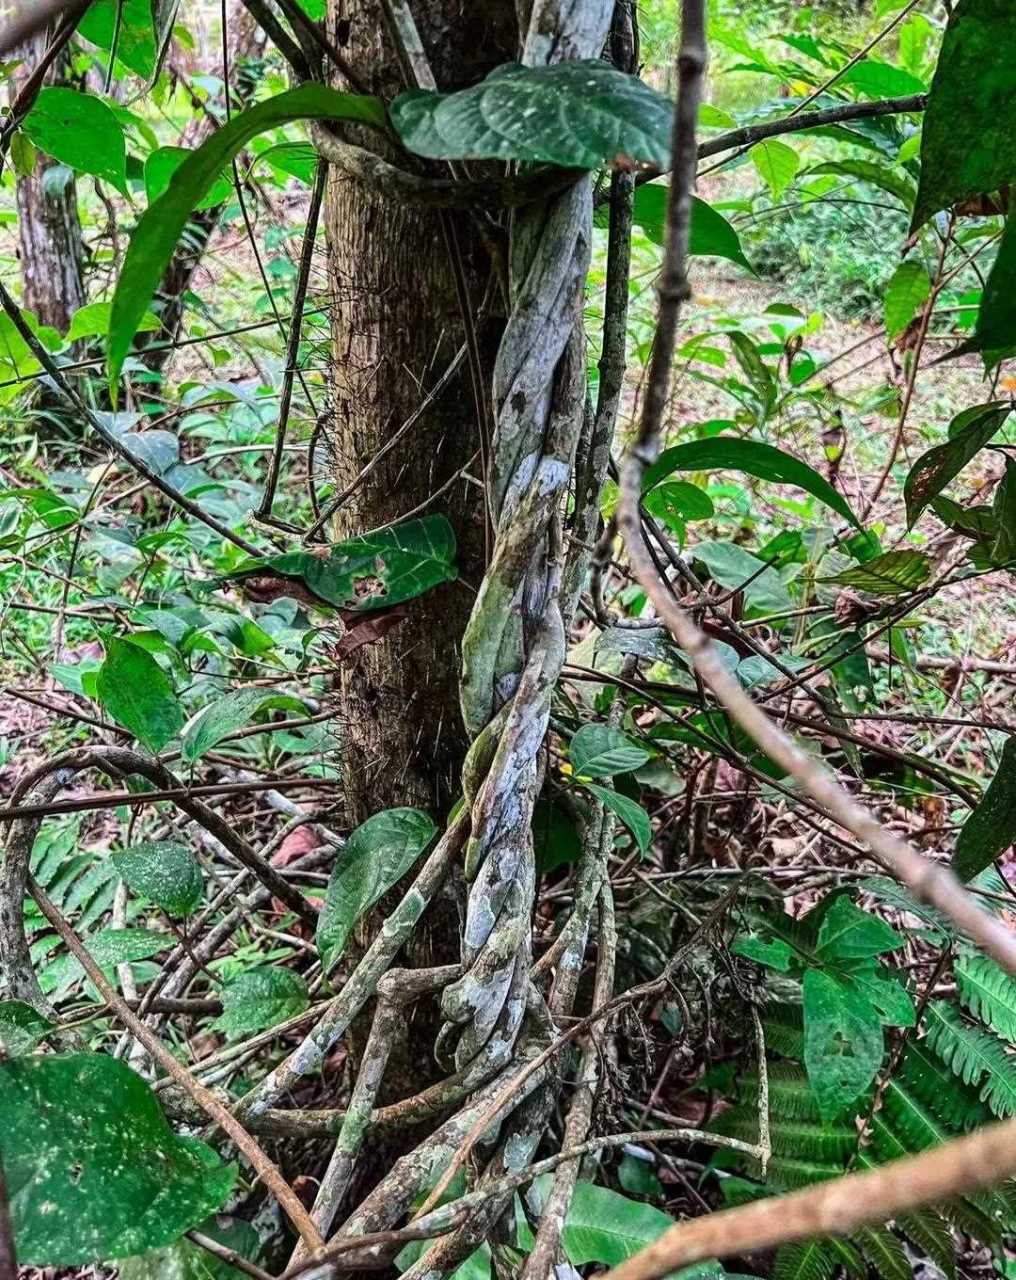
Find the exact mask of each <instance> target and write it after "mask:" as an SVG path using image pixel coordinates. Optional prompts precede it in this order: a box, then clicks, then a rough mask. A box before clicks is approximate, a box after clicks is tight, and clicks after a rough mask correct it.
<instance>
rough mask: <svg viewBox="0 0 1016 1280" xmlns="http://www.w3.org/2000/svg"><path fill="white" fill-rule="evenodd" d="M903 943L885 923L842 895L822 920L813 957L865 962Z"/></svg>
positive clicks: (834, 901) (835, 900)
mask: <svg viewBox="0 0 1016 1280" xmlns="http://www.w3.org/2000/svg"><path fill="white" fill-rule="evenodd" d="M905 941H906V939H904V938H902V937H901V936H900V935H899V934H898V933H897V932H896V930H895V929H892V928H890V926H889V925H887V924H886V923H885V921H884V920H880V919H879V917H878V916H874V915H872V914H871V913H870V912H868V911H862V910H861V908H860V907H858V906H855V904H854V903H853V902H851V900H850V899H849V898H848V897H847V896H846V895H845V894H843V895H841V896H840V897H838V898H836V899H834V900H833V903H832V905H831V906H830V907H829V910H828V911H827V912H826V913H825V915H824V916H823V917H822V925H821V927H820V928H819V931H818V947H817V949H816V955H818V956H819V958H820V959H822V960H864V959H870V958H871V957H872V956H878V955H881V954H882V953H883V952H884V951H895V950H896V948H897V947H902V946H903V943H904V942H905Z"/></svg>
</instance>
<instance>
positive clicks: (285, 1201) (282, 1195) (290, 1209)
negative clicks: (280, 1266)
mask: <svg viewBox="0 0 1016 1280" xmlns="http://www.w3.org/2000/svg"><path fill="white" fill-rule="evenodd" d="M28 888H29V892H30V893H31V895H32V897H33V898H34V899H35V901H36V903H37V904H38V906H39V910H40V911H41V912H42V914H43V915H44V916H45V917H46V919H47V920H48V921H49V923H50V924H51V925H52V926H53V928H54V929H55V930H56V931H57V933H58V934H59V935H60V937H61V939H62V940H63V942H64V944H65V946H66V947H67V950H68V951H69V952H70V953H71V955H73V956H74V958H75V959H76V960H77V962H78V963H79V964H80V965H81V967H82V969H84V971H85V973H86V974H87V975H88V977H89V978H90V979H91V981H92V983H93V985H94V986H95V989H96V990H97V991H98V993H99V995H101V996H102V998H103V1000H105V1002H106V1004H107V1005H108V1006H109V1008H110V1009H112V1010H113V1011H114V1012H115V1013H116V1015H117V1017H118V1018H119V1019H120V1021H121V1022H122V1023H123V1024H124V1026H126V1027H128V1028H129V1029H130V1031H131V1033H132V1034H133V1036H134V1038H135V1039H136V1040H139V1041H140V1042H141V1043H142V1044H143V1045H144V1046H145V1048H146V1049H147V1050H148V1052H149V1053H150V1054H151V1055H152V1057H153V1058H154V1059H155V1061H156V1062H158V1064H159V1065H160V1066H161V1067H162V1068H163V1070H164V1071H165V1072H166V1074H167V1075H169V1076H172V1078H173V1079H174V1080H175V1081H176V1083H177V1084H179V1085H180V1087H181V1088H182V1089H184V1090H185V1091H186V1092H187V1093H188V1094H189V1095H190V1097H192V1098H193V1099H194V1101H195V1102H196V1103H197V1104H198V1106H199V1107H200V1108H201V1109H202V1111H204V1112H205V1113H206V1114H207V1115H208V1116H209V1117H210V1118H211V1119H212V1120H213V1121H214V1122H215V1123H216V1124H217V1125H218V1126H219V1128H220V1129H222V1131H223V1132H224V1133H226V1134H228V1135H229V1137H230V1138H231V1139H232V1140H233V1142H234V1143H236V1145H237V1147H238V1148H239V1149H240V1150H241V1151H242V1152H243V1154H244V1155H245V1156H246V1157H247V1159H248V1160H249V1161H250V1163H251V1165H252V1166H253V1167H254V1169H255V1170H256V1171H257V1173H258V1176H259V1177H260V1178H261V1181H262V1182H263V1183H264V1184H265V1186H266V1187H267V1188H268V1189H269V1190H270V1191H271V1192H272V1194H273V1195H274V1196H275V1198H276V1200H277V1201H278V1202H279V1205H280V1207H281V1208H282V1209H283V1211H284V1212H285V1214H286V1216H287V1217H288V1218H289V1220H290V1222H291V1223H292V1224H293V1226H294V1227H295V1229H296V1230H297V1231H298V1232H299V1234H300V1237H301V1239H303V1240H305V1241H306V1243H307V1244H308V1246H309V1247H310V1248H312V1249H316V1248H319V1247H320V1246H321V1245H323V1244H324V1241H323V1240H322V1239H321V1236H320V1234H319V1233H318V1230H317V1228H316V1227H315V1226H314V1223H313V1222H312V1221H311V1218H310V1215H309V1214H308V1213H307V1210H306V1209H305V1208H304V1207H303V1204H302V1203H301V1202H300V1199H299V1197H298V1196H297V1195H296V1193H295V1192H294V1191H293V1188H292V1187H291V1186H290V1185H289V1183H288V1182H287V1181H286V1180H285V1178H283V1176H282V1174H281V1173H280V1172H279V1170H278V1168H277V1167H276V1165H274V1164H273V1163H272V1161H271V1160H269V1159H268V1157H267V1156H266V1155H265V1153H264V1151H263V1150H262V1149H261V1147H260V1146H259V1144H258V1143H257V1142H255V1141H254V1139H253V1138H252V1137H251V1136H250V1134H249V1133H248V1132H247V1130H246V1129H245V1128H244V1127H243V1125H242V1124H240V1122H239V1121H238V1120H237V1119H236V1118H235V1116H234V1115H233V1114H232V1112H231V1111H230V1110H229V1108H228V1107H225V1106H223V1104H222V1103H221V1102H220V1101H219V1099H218V1098H217V1097H216V1096H215V1094H213V1093H212V1092H211V1091H210V1090H209V1089H206V1088H205V1087H204V1085H202V1084H200V1083H199V1082H198V1081H197V1080H195V1079H194V1077H193V1076H192V1075H191V1073H190V1072H189V1071H188V1070H187V1068H186V1067H185V1066H184V1065H183V1064H182V1063H181V1062H180V1061H179V1060H178V1059H177V1058H175V1057H174V1056H173V1055H172V1054H171V1053H170V1052H169V1050H168V1049H167V1048H166V1046H165V1045H164V1044H163V1043H162V1041H161V1040H160V1039H159V1037H158V1036H157V1035H156V1034H155V1033H154V1032H153V1031H152V1030H151V1029H150V1028H149V1027H147V1026H145V1024H144V1023H143V1022H142V1021H141V1019H140V1018H139V1017H138V1016H137V1014H135V1013H134V1012H133V1011H132V1009H131V1008H130V1006H129V1005H128V1004H127V1003H126V1001H124V1000H123V999H122V998H121V997H120V995H119V994H118V993H117V992H116V991H115V990H114V989H113V987H112V986H111V984H110V983H109V982H108V981H107V979H106V975H105V974H104V973H103V971H102V970H101V969H100V968H99V966H98V965H97V964H96V963H95V961H94V960H93V959H92V957H91V954H90V953H89V952H88V950H87V949H86V948H85V947H84V946H83V945H82V943H81V941H80V939H79V938H78V936H77V934H76V933H75V932H74V930H73V929H72V928H71V926H70V924H68V922H67V920H66V919H65V918H64V916H63V913H62V912H61V911H60V910H59V908H58V907H57V906H56V905H55V904H54V903H53V902H51V901H50V899H49V898H48V897H47V896H46V893H45V891H44V890H43V888H42V886H41V885H40V884H39V883H38V881H37V880H36V879H35V877H34V876H31V875H30V876H29V877H28Z"/></svg>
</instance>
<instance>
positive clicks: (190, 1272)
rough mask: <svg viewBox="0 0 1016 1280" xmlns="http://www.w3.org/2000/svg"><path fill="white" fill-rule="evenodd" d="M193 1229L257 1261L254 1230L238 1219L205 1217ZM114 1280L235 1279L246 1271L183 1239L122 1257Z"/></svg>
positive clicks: (256, 1241)
mask: <svg viewBox="0 0 1016 1280" xmlns="http://www.w3.org/2000/svg"><path fill="white" fill-rule="evenodd" d="M195 1230H197V1231H200V1233H201V1234H202V1235H203V1236H208V1237H210V1239H212V1240H215V1241H217V1242H218V1243H219V1244H221V1245H225V1246H226V1248H227V1249H232V1250H233V1252H234V1253H238V1254H240V1256H241V1257H243V1258H246V1259H247V1260H248V1262H257V1260H258V1254H259V1252H260V1249H261V1241H260V1239H259V1238H258V1233H257V1232H256V1231H255V1230H254V1228H253V1227H252V1226H251V1225H250V1223H249V1222H244V1221H243V1220H242V1219H240V1218H232V1219H225V1218H221V1217H215V1218H209V1220H208V1221H207V1222H202V1223H199V1224H198V1226H197V1227H196V1228H195ZM117 1272H118V1273H119V1274H118V1280H239V1278H240V1277H241V1276H243V1275H245V1274H246V1273H245V1272H243V1271H240V1270H239V1269H238V1268H237V1267H234V1266H232V1265H231V1264H230V1263H228V1262H223V1261H222V1260H221V1259H220V1258H217V1257H215V1256H213V1255H212V1254H210V1253H209V1252H208V1250H207V1249H202V1248H201V1246H200V1245H197V1244H192V1243H191V1242H190V1241H189V1240H187V1239H182V1240H177V1242H176V1243H175V1244H171V1245H166V1246H165V1248H162V1249H151V1250H150V1251H149V1252H148V1253H143V1254H141V1255H140V1257H136V1258H124V1259H123V1261H121V1262H120V1263H119V1264H118V1265H117Z"/></svg>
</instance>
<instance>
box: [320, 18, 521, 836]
mask: <svg viewBox="0 0 1016 1280" xmlns="http://www.w3.org/2000/svg"><path fill="white" fill-rule="evenodd" d="M413 12H414V16H415V18H416V20H417V22H418V24H419V26H420V34H421V37H422V40H423V45H424V48H425V49H426V50H427V52H428V56H429V58H430V60H431V63H432V67H433V71H434V75H435V77H436V79H437V82H438V85H439V86H440V87H441V88H442V89H452V88H460V87H462V86H463V85H466V84H471V83H475V82H476V81H477V80H480V79H482V77H483V76H484V75H485V74H486V73H487V72H488V71H489V70H491V69H492V68H493V67H494V66H496V65H498V64H499V63H501V62H504V61H506V60H510V59H511V58H513V57H514V56H515V52H516V26H515V9H514V5H513V3H512V2H511V0H471V2H470V3H463V0H426V3H418V4H414V6H413ZM330 30H331V31H332V33H333V34H334V36H335V39H336V40H337V42H339V43H342V44H344V46H345V47H344V50H343V52H344V54H345V56H346V57H347V58H348V60H349V62H350V64H351V65H352V67H353V69H354V70H355V72H356V73H357V75H358V76H359V77H360V79H361V80H362V81H363V82H364V84H365V86H366V89H367V91H369V92H373V93H378V94H381V95H382V96H384V97H385V98H389V99H390V98H391V97H393V96H394V95H395V94H397V93H399V92H401V91H402V90H403V88H404V87H405V83H404V81H403V78H402V75H401V73H400V70H399V64H398V60H397V58H396V54H395V50H394V47H393V44H392V41H391V39H390V37H389V35H388V32H387V30H386V28H385V24H384V21H383V18H382V6H381V4H380V3H379V2H378V0H332V2H331V5H330ZM375 138H376V135H375V136H374V138H372V140H371V144H370V145H371V146H376V141H375ZM398 163H400V164H405V163H406V159H405V157H402V158H400V159H399V160H398ZM448 217H449V221H450V222H452V223H453V225H454V231H455V235H456V238H457V241H458V244H459V245H460V247H461V257H462V266H463V272H464V276H465V284H466V288H467V290H468V293H469V298H470V310H471V311H472V312H473V313H474V314H475V313H476V312H481V313H482V311H483V308H482V306H481V302H482V301H483V300H484V299H485V298H488V299H491V298H492V299H494V306H493V308H489V307H488V314H487V315H486V317H485V318H483V317H482V316H481V319H480V320H479V321H478V322H477V323H478V334H477V337H478V342H479V348H480V360H481V364H482V369H481V377H482V382H483V385H484V389H485V390H487V389H489V385H490V378H491V370H492V368H493V362H494V357H495V354H496V350H497V344H498V341H499V338H500V333H501V329H502V325H503V302H502V295H501V291H500V288H499V286H498V285H497V283H496V281H495V280H493V279H492V265H491V256H490V250H489V246H488V242H487V241H486V240H485V239H484V237H483V236H482V235H481V233H480V230H479V225H478V223H476V222H475V221H474V220H472V219H470V218H469V217H468V216H466V215H464V214H459V213H455V214H451V215H448ZM326 224H327V232H328V242H329V251H330V276H331V283H332V291H333V304H334V309H333V317H334V318H333V344H332V350H333V361H334V369H333V375H332V386H333V414H334V420H333V422H332V423H331V429H330V433H329V434H330V439H331V444H332V453H333V460H334V462H333V471H334V478H335V482H336V485H337V486H338V490H339V491H342V490H344V489H345V488H346V487H347V485H349V484H350V483H352V482H353V480H354V479H355V478H356V477H357V476H358V475H359V473H360V472H361V471H362V469H363V468H364V466H365V465H366V464H367V463H368V462H370V461H371V459H372V458H373V457H374V455H375V454H376V453H377V452H378V451H379V450H380V449H381V447H382V446H383V445H384V444H385V442H386V441H387V440H389V439H390V438H391V436H392V434H393V433H394V432H395V431H396V430H397V429H398V428H399V427H400V426H401V425H402V424H403V423H404V422H405V421H406V419H407V418H408V417H409V416H410V414H412V413H413V411H414V410H416V409H418V408H419V406H420V404H421V401H422V400H423V399H424V398H425V396H426V393H427V391H428V390H429V389H430V388H432V387H433V386H434V384H435V383H436V382H437V381H438V379H439V378H440V377H441V375H442V373H443V372H444V371H445V370H446V369H447V367H448V365H449V362H450V361H451V360H452V359H453V358H454V357H455V354H456V352H457V351H458V350H459V348H460V347H461V345H462V344H463V342H464V340H465V332H464V329H463V324H462V318H461V313H460V308H459V303H458V299H457V295H456V288H455V276H454V273H453V269H452V262H451V259H450V256H449V251H448V247H447V244H446V237H445V234H444V233H443V231H442V221H441V215H440V214H439V213H437V212H435V211H433V210H429V209H418V208H413V207H409V206H406V205H404V204H402V203H400V202H399V201H398V200H394V199H392V198H389V197H388V196H386V195H384V194H381V193H378V192H376V191H371V190H368V189H367V188H365V187H364V186H362V185H361V184H360V183H358V182H356V181H354V180H353V179H352V178H349V177H347V176H346V175H344V174H343V173H342V172H340V171H338V170H333V172H332V174H331V176H330V180H329V184H328V194H327V205H326ZM491 230H492V232H493V234H494V236H497V235H498V234H499V231H498V229H497V228H496V227H492V228H491ZM491 310H493V312H494V314H490V311H491ZM484 430H485V431H486V425H484ZM480 448H481V434H480V425H479V422H478V414H477V406H476V403H475V399H474V395H473V391H472V386H471V380H470V373H469V364H468V361H466V360H463V362H462V364H461V366H460V367H459V369H458V371H457V373H456V374H455V376H454V377H453V378H452V380H451V381H450V383H449V384H448V385H447V386H446V387H445V389H444V390H443V391H442V392H441V394H440V397H439V398H438V399H437V400H436V402H435V403H434V404H433V405H432V406H431V407H430V408H428V410H427V411H426V412H425V413H424V414H423V415H422V417H421V418H420V420H419V421H418V422H417V423H416V424H415V426H413V427H412V428H411V430H410V431H409V433H408V434H407V435H406V437H405V438H404V440H402V441H401V442H400V443H399V444H398V445H397V446H396V447H395V448H394V449H393V450H392V452H391V453H390V454H389V455H388V456H387V457H386V458H385V459H384V460H383V461H382V462H381V464H380V465H379V466H378V467H377V468H376V469H375V470H373V472H372V473H371V474H370V475H369V476H368V477H367V478H366V479H365V480H364V482H363V483H362V484H361V485H360V486H359V488H358V489H357V490H356V492H355V493H354V494H353V495H352V496H351V497H350V498H349V499H348V501H347V502H346V503H345V504H344V505H343V507H342V508H341V510H340V511H339V513H338V515H337V518H336V521H335V524H334V527H333V530H332V533H333V536H334V537H335V538H337V539H338V538H343V537H348V536H351V535H353V534H357V533H362V532H365V531H367V530H369V529H372V528H375V527H376V526H378V525H381V524H385V523H387V522H388V521H392V520H397V519H399V518H401V517H403V516H404V515H406V514H407V513H408V512H410V511H412V510H414V509H415V508H416V507H417V506H418V505H419V504H422V503H424V502H426V501H427V500H428V499H429V498H430V497H431V496H432V495H434V494H435V493H437V491H439V490H441V488H442V486H443V485H444V484H445V483H446V482H447V481H448V480H450V479H451V477H453V476H455V474H456V473H457V472H458V471H459V470H460V469H461V468H463V467H464V466H466V464H467V463H468V462H469V461H470V459H471V458H473V457H474V455H475V454H477V452H478V451H479V450H480ZM473 470H474V471H476V473H477V474H479V463H477V464H476V465H475V466H474V468H473ZM426 509H427V511H428V512H429V513H443V514H445V515H447V516H448V518H449V520H450V521H451V523H452V525H453V527H454V529H455V533H456V536H457V538H458V543H459V555H458V564H459V568H460V573H461V577H460V580H459V581H458V582H455V583H451V584H449V585H446V586H445V587H442V588H440V589H439V590H436V591H434V592H431V593H428V594H427V595H426V596H424V597H423V598H422V599H420V600H417V601H414V602H413V604H412V605H411V607H410V611H409V617H408V618H407V620H406V621H404V622H403V623H402V624H401V625H400V626H398V627H397V628H396V629H395V630H394V631H393V632H391V633H390V634H389V635H388V636H387V637H386V638H385V639H384V640H382V641H381V642H380V643H379V644H375V645H372V646H369V647H366V648H363V649H361V650H360V651H359V652H358V653H357V654H356V655H355V656H354V658H353V660H352V661H351V662H350V663H348V665H346V666H344V667H343V669H342V673H341V681H342V697H343V717H342V734H343V738H344V747H345V750H344V770H343V781H344V786H345V797H346V805H347V813H348V821H349V822H350V823H359V822H361V821H362V820H363V819H364V818H366V817H367V816H368V815H370V814H371V813H375V812H377V811H378V810H379V809H384V808H388V807H391V806H393V805H417V806H419V807H421V808H424V809H427V810H428V811H430V812H431V813H433V814H434V816H435V817H438V818H440V817H441V816H443V814H444V813H445V812H446V811H447V808H448V806H449V804H450V803H451V801H452V800H453V799H454V798H455V795H456V794H457V791H458V774H459V769H460V766H461V763H462V757H463V754H464V750H465V746H466V739H465V734H464V731H463V728H462V723H461V716H460V712H459V700H458V682H459V670H460V663H459V644H460V640H461V637H462V632H463V630H464V628H465V624H466V620H467V618H468V616H469V611H470V608H471V605H472V600H473V594H474V591H475V589H476V586H477V584H478V582H479V580H480V577H481V575H482V569H483V564H484V558H485V554H484V552H485V547H484V544H485V514H484V508H483V495H482V491H481V490H480V489H479V488H478V487H477V486H476V485H473V484H470V483H469V482H467V481H463V480H456V481H455V482H454V483H453V484H452V485H451V487H450V488H448V489H447V490H446V491H445V492H442V493H441V496H440V497H439V498H437V499H436V500H435V501H434V502H433V503H432V504H430V505H429V506H428V507H427V508H426Z"/></svg>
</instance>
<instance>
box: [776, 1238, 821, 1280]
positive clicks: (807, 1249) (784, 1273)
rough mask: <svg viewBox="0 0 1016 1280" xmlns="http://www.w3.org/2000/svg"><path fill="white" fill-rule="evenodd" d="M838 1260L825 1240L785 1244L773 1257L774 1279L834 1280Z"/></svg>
mask: <svg viewBox="0 0 1016 1280" xmlns="http://www.w3.org/2000/svg"><path fill="white" fill-rule="evenodd" d="M836 1262H837V1259H836V1258H835V1256H834V1255H833V1253H832V1251H831V1250H830V1249H829V1247H828V1245H827V1244H826V1241H825V1240H805V1241H803V1242H802V1243H801V1244H785V1245H782V1246H781V1247H780V1248H779V1249H777V1251H776V1257H775V1258H774V1259H773V1271H772V1280H832V1276H833V1272H834V1271H835V1270H836Z"/></svg>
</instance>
